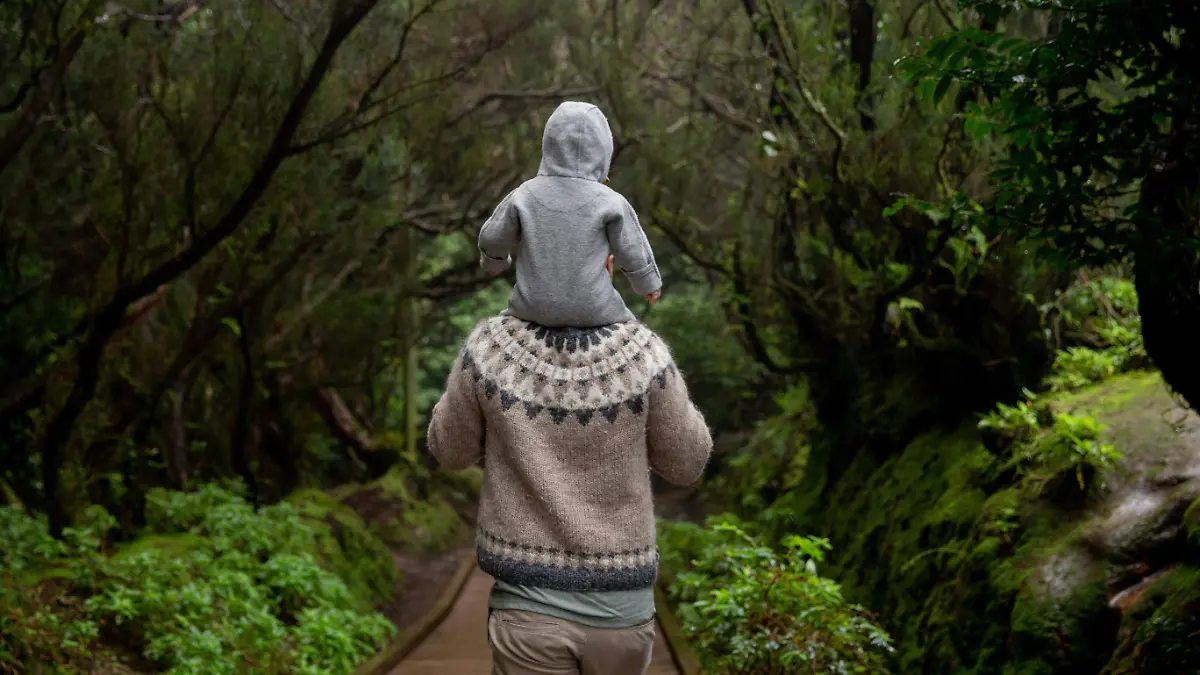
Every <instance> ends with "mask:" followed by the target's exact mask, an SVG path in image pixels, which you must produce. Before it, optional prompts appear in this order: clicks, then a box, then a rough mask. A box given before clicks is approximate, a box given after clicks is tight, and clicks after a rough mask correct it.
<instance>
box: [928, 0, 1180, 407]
mask: <svg viewBox="0 0 1200 675" xmlns="http://www.w3.org/2000/svg"><path fill="white" fill-rule="evenodd" d="M963 7H964V8H965V9H968V10H970V11H972V12H976V13H978V14H979V15H981V16H983V17H986V18H987V19H988V20H989V21H990V23H991V25H992V26H993V27H995V28H994V29H990V30H989V29H983V28H966V29H963V30H959V31H955V32H951V33H948V34H946V35H944V36H939V37H936V38H933V39H931V40H929V41H928V43H927V44H926V49H925V51H924V53H923V54H921V55H920V56H918V57H914V58H913V59H911V60H909V62H908V63H907V65H906V70H907V72H908V74H909V75H910V76H911V77H913V78H915V79H918V80H921V81H922V87H923V88H924V90H925V91H926V93H927V95H928V96H929V97H931V98H933V99H938V98H940V97H942V96H943V95H945V93H946V92H947V91H949V90H950V89H951V87H952V86H953V85H954V84H955V83H957V84H958V86H959V87H960V90H961V91H963V92H964V93H965V94H967V95H968V96H970V98H971V99H973V103H972V104H971V106H970V107H969V108H968V109H967V110H966V111H965V115H964V118H965V122H966V125H967V127H968V128H969V129H970V130H971V133H972V135H973V136H974V137H975V138H977V139H980V140H982V139H984V138H986V137H987V136H989V135H994V136H996V137H998V138H999V139H1000V140H1001V141H1002V142H1003V143H1004V144H1005V145H1006V150H1007V154H1006V156H1005V159H1004V162H1003V165H1002V166H1001V167H1000V168H999V169H997V170H996V171H995V172H993V174H992V176H993V179H994V186H993V195H992V198H991V200H990V202H989V208H988V212H987V217H986V222H987V223H988V224H989V225H990V226H992V227H993V228H995V229H997V230H1004V231H1010V232H1016V233H1017V234H1019V235H1021V236H1026V237H1029V238H1031V239H1033V240H1036V241H1038V242H1039V243H1040V244H1041V246H1042V250H1043V252H1044V253H1045V254H1046V255H1048V256H1049V257H1050V258H1051V259H1052V260H1054V261H1055V262H1057V263H1058V264H1060V265H1063V266H1066V265H1077V266H1083V265H1105V264H1113V263H1120V262H1125V261H1127V260H1132V262H1133V265H1134V267H1133V269H1134V274H1135V283H1136V288H1137V292H1138V300H1139V304H1140V308H1139V311H1140V313H1141V316H1142V330H1143V334H1144V339H1145V345H1146V351H1147V353H1148V354H1149V355H1150V357H1151V359H1153V361H1154V363H1155V365H1157V366H1158V367H1159V369H1160V370H1161V371H1162V374H1163V378H1164V379H1165V380H1166V381H1167V383H1168V384H1169V385H1170V386H1171V387H1172V388H1173V389H1175V391H1177V392H1178V393H1179V394H1180V395H1182V397H1183V398H1184V399H1185V400H1186V401H1187V402H1188V404H1189V405H1190V406H1191V407H1192V408H1193V409H1196V410H1200V359H1197V358H1196V356H1195V339H1194V337H1193V336H1195V335H1196V334H1197V331H1200V220H1198V211H1197V209H1198V207H1200V200H1198V199H1197V188H1198V187H1200V160H1198V159H1197V158H1198V157H1200V117H1198V113H1197V111H1198V110H1200V88H1198V86H1197V85H1200V77H1198V76H1197V75H1196V69H1195V68H1194V66H1192V65H1190V64H1193V63H1195V60H1196V57H1197V56H1200V36H1198V35H1197V31H1198V30H1200V7H1198V6H1197V5H1196V3H1194V2H1184V1H1170V0H1168V1H1167V2H1161V3H1154V4H1153V5H1147V4H1146V3H1140V2H1132V1H1130V0H1052V1H1050V0H1048V1H1039V2H1034V3H1025V4H1023V5H1022V13H1020V14H1019V13H1017V11H1016V7H1015V6H1014V5H1010V4H1008V3H999V2H980V1H975V0H971V1H968V2H965V3H963ZM1025 12H1033V13H1034V14H1033V16H1034V18H1035V19H1036V21H1030V15H1029V14H1026V13H1025ZM1031 24H1032V25H1031Z"/></svg>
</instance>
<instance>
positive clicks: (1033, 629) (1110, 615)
mask: <svg viewBox="0 0 1200 675" xmlns="http://www.w3.org/2000/svg"><path fill="white" fill-rule="evenodd" d="M1105 573H1106V570H1105V564H1104V563H1103V562H1102V561H1098V560H1096V559H1094V558H1093V557H1091V556H1090V555H1089V554H1088V553H1087V551H1086V550H1084V549H1082V548H1079V547H1074V548H1069V549H1067V550H1065V551H1063V552H1062V553H1059V554H1056V555H1053V556H1051V557H1050V558H1049V559H1047V560H1046V561H1045V563H1044V564H1043V565H1042V567H1041V569H1040V570H1038V572H1037V574H1036V575H1035V576H1034V578H1033V579H1031V582H1030V583H1029V584H1028V585H1027V586H1026V588H1025V589H1024V590H1023V591H1022V592H1021V593H1020V594H1019V595H1018V596H1017V602H1016V605H1015V606H1014V607H1013V613H1012V655H1013V660H1014V661H1015V665H1017V667H1016V668H1015V669H1014V670H1015V672H1025V671H1024V670H1022V664H1024V665H1025V666H1030V665H1035V664H1036V666H1038V667H1039V668H1043V669H1044V668H1045V667H1047V666H1048V667H1049V669H1048V670H1045V671H1044V672H1047V673H1094V672H1096V671H1097V670H1099V669H1100V668H1101V667H1103V666H1104V664H1105V663H1106V662H1107V661H1108V653H1109V650H1111V648H1112V645H1113V643H1114V642H1115V640H1116V635H1117V629H1118V627H1119V626H1120V613H1119V612H1117V611H1115V610H1113V609H1112V608H1111V607H1110V606H1109V597H1108V590H1107V588H1106V586H1105V583H1104V582H1105ZM1035 672H1038V671H1037V669H1035Z"/></svg>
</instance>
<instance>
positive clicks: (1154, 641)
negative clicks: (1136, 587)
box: [1101, 565, 1200, 675]
mask: <svg viewBox="0 0 1200 675" xmlns="http://www.w3.org/2000/svg"><path fill="white" fill-rule="evenodd" d="M1197 633H1200V567H1197V566H1195V565H1184V566H1181V567H1178V568H1175V569H1173V570H1171V572H1169V573H1168V574H1166V575H1164V576H1163V577H1162V578H1161V579H1159V581H1158V582H1156V583H1155V584H1154V585H1153V586H1151V587H1150V588H1149V589H1148V590H1147V591H1146V593H1145V595H1143V597H1142V598H1141V599H1140V600H1139V601H1138V603H1137V606H1136V608H1135V611H1133V612H1130V613H1128V614H1127V615H1126V617H1125V620H1124V621H1123V623H1122V626H1121V640H1120V643H1119V644H1118V645H1117V648H1116V649H1115V650H1114V651H1113V654H1112V658H1111V660H1110V661H1109V663H1108V664H1107V665H1106V666H1105V667H1104V669H1103V670H1102V671H1101V675H1140V674H1142V673H1155V674H1156V675H1157V674H1160V673H1161V674H1162V675H1177V674H1178V675H1183V674H1185V673H1197V672H1200V640H1197V639H1196V635H1197Z"/></svg>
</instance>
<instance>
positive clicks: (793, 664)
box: [660, 516, 892, 675]
mask: <svg viewBox="0 0 1200 675" xmlns="http://www.w3.org/2000/svg"><path fill="white" fill-rule="evenodd" d="M662 530H663V535H662V539H661V542H660V545H661V546H662V548H663V549H664V561H665V564H666V565H667V566H670V567H674V568H675V569H678V570H680V571H678V572H677V574H676V575H675V577H674V579H673V581H672V582H671V583H670V585H669V587H668V595H669V596H670V597H671V598H672V599H673V600H674V601H675V602H676V603H678V605H679V612H680V616H681V618H682V620H683V624H684V630H685V632H686V633H687V634H688V635H689V637H690V638H691V640H692V644H693V646H694V647H695V648H696V650H697V655H698V656H699V658H700V659H701V661H702V662H703V664H704V665H705V667H706V669H708V671H709V672H712V673H720V674H723V675H740V674H743V673H745V674H749V673H754V674H755V675H771V674H773V673H813V674H816V673H821V674H834V675H840V674H843V673H884V672H886V668H885V665H884V664H885V659H886V656H887V654H888V653H890V652H891V650H892V647H891V639H890V637H889V636H888V635H887V633H885V632H884V631H883V630H882V629H881V628H879V627H878V626H877V625H876V624H875V623H874V620H873V618H872V617H871V615H870V614H868V613H867V611H866V610H864V609H863V608H862V607H859V606H857V605H853V604H850V603H848V602H847V601H846V600H845V599H844V598H843V597H842V593H841V588H840V587H839V585H838V584H837V583H835V582H834V581H832V580H829V579H826V578H823V577H821V576H820V575H819V574H818V566H819V565H820V564H821V563H822V562H823V561H824V556H825V551H826V550H828V548H829V543H828V541H826V540H824V539H817V538H812V537H800V536H788V537H785V538H784V539H783V541H782V545H781V547H779V548H778V549H777V548H773V547H770V546H766V545H764V544H763V543H761V542H760V541H759V540H758V539H757V538H756V537H755V536H753V535H752V534H750V533H749V532H747V531H746V529H744V527H743V525H742V524H741V523H739V522H738V521H737V520H736V519H734V518H732V517H730V516H724V517H721V518H719V519H712V520H710V521H709V523H708V526H707V527H706V528H704V529H701V528H698V527H696V526H694V525H680V524H663V526H662ZM673 545H674V546H677V547H678V548H673ZM688 557H690V558H691V560H690V563H691V568H690V569H687V571H682V570H683V569H685V568H683V567H681V566H676V565H678V563H680V562H682V559H683V558H688ZM672 560H674V562H675V563H676V565H672Z"/></svg>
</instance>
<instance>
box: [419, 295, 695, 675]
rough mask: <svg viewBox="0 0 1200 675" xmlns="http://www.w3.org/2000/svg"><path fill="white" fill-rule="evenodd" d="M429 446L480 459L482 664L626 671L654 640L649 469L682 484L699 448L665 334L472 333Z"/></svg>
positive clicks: (559, 674)
mask: <svg viewBox="0 0 1200 675" xmlns="http://www.w3.org/2000/svg"><path fill="white" fill-rule="evenodd" d="M429 449H430V451H431V452H432V453H433V455H434V456H435V457H437V459H438V461H439V462H440V463H441V464H442V466H444V467H446V468H448V469H451V470H461V469H464V468H467V467H469V466H471V465H473V464H475V463H476V462H478V461H479V460H480V459H481V458H486V459H485V461H484V480H483V489H482V493H481V495H480V503H479V518H478V525H477V529H476V536H475V540H476V549H477V553H478V557H479V565H480V567H481V568H482V569H483V570H484V571H485V572H487V573H488V574H490V575H492V576H493V577H495V579H496V584H495V586H494V587H493V589H492V595H491V598H490V600H489V607H490V610H489V618H488V641H489V644H490V645H491V647H492V654H493V661H492V663H493V673H494V675H526V674H534V673H538V674H541V673H554V674H556V675H638V674H639V673H644V672H645V671H646V669H647V667H648V666H649V663H650V656H651V648H652V645H653V642H654V631H655V628H654V583H655V580H656V578H657V574H658V549H657V547H656V546H655V518H654V507H653V501H652V497H651V492H650V472H651V471H654V472H655V473H658V474H659V475H661V476H662V477H663V478H665V479H666V480H668V481H670V482H672V483H675V484H678V485H689V484H692V483H694V482H695V481H696V480H698V479H699V477H700V475H701V473H702V472H703V470H704V466H705V464H706V463H707V461H708V458H709V454H710V453H711V451H712V438H711V436H710V435H709V431H708V427H707V426H706V425H705V422H704V418H703V416H702V415H701V414H700V412H699V411H698V410H697V409H696V407H695V406H694V405H693V404H692V402H691V400H690V398H689V396H688V392H687V387H686V385H685V384H684V381H683V378H682V376H681V374H680V373H679V370H678V369H677V368H676V367H675V364H674V361H673V360H672V358H671V354H670V351H669V350H668V349H667V346H666V345H665V344H664V343H663V341H662V340H661V339H660V338H659V337H658V336H657V335H655V334H654V333H653V332H652V331H650V330H649V329H648V328H646V327H645V326H644V325H643V324H641V323H639V322H637V321H630V322H624V323H617V324H611V325H607V326H600V327H595V328H545V327H542V326H538V325H536V324H532V323H529V322H526V321H523V320H521V319H518V318H516V317H512V316H497V317H492V318H488V319H484V320H483V321H482V322H480V323H479V324H478V325H477V326H476V328H475V329H474V330H473V331H472V333H471V335H470V337H469V338H468V339H467V343H466V346H465V347H464V348H463V349H462V351H461V352H460V354H459V356H458V358H457V359H456V361H455V364H454V369H453V371H452V372H451V374H450V376H449V379H448V382H447V385H446V392H445V393H444V394H443V395H442V398H441V400H440V401H438V404H437V405H436V406H435V407H434V410H433V417H432V420H431V421H430V425H429Z"/></svg>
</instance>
